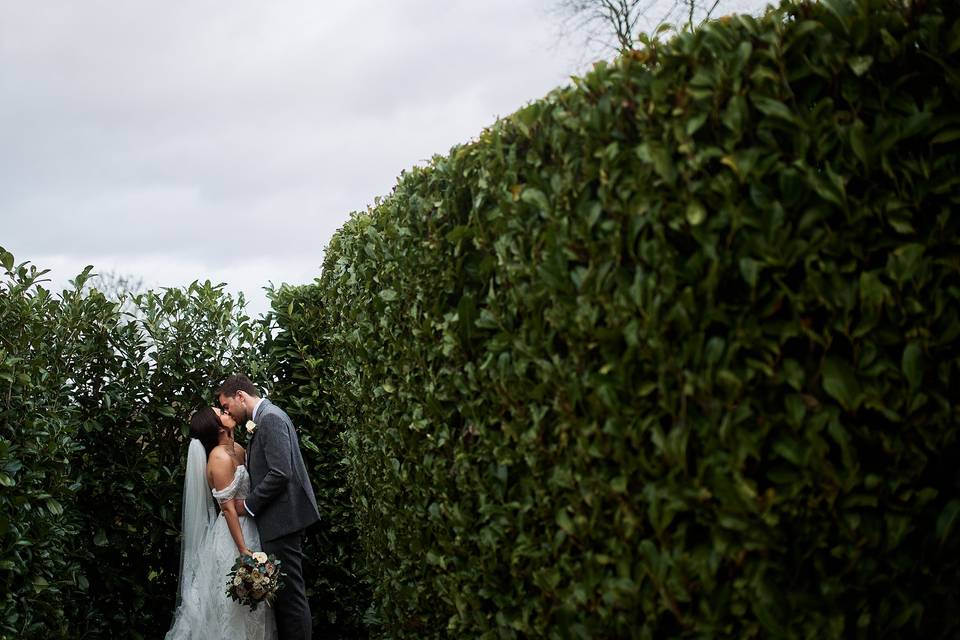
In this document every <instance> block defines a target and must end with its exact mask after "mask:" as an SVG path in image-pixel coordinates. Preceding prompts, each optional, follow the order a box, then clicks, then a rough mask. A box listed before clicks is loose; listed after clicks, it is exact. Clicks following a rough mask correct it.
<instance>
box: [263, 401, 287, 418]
mask: <svg viewBox="0 0 960 640" xmlns="http://www.w3.org/2000/svg"><path fill="white" fill-rule="evenodd" d="M264 409H265V411H264V414H265V415H266V414H273V415H275V416H277V417H279V418H281V419H282V420H284V421H286V422H290V416H288V415H287V412H286V411H284V410H283V409H281V408H280V407H278V406H277V405H275V404H273V402H268V403H267V405H266V406H265V407H264Z"/></svg>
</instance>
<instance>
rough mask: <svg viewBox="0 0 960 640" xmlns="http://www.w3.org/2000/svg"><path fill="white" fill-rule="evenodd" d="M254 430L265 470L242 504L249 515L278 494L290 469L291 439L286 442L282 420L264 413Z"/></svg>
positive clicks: (289, 474) (280, 492) (290, 472)
mask: <svg viewBox="0 0 960 640" xmlns="http://www.w3.org/2000/svg"><path fill="white" fill-rule="evenodd" d="M257 430H258V431H259V433H257V438H259V439H260V448H261V450H262V451H263V454H264V456H265V457H266V459H267V473H266V475H264V477H263V479H262V480H261V481H260V482H259V483H258V484H257V486H256V487H255V488H254V490H253V492H252V493H251V494H250V495H249V496H247V499H246V501H245V504H244V506H245V508H246V510H247V512H248V513H250V514H251V515H253V514H255V513H260V511H262V510H263V508H264V507H265V506H266V505H268V504H270V503H271V502H273V500H274V499H276V498H277V496H279V495H280V494H282V493H283V491H284V489H286V487H287V482H289V479H290V476H291V474H292V473H293V469H292V468H291V462H290V458H291V455H290V452H291V448H292V446H293V443H292V442H290V432H289V430H288V429H287V427H286V425H285V424H284V423H283V420H282V419H281V418H280V417H279V416H277V415H274V414H267V415H265V416H263V417H261V418H260V424H258V425H257Z"/></svg>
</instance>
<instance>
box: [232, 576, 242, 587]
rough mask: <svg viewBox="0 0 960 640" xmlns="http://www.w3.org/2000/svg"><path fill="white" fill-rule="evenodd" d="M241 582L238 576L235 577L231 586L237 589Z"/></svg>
mask: <svg viewBox="0 0 960 640" xmlns="http://www.w3.org/2000/svg"><path fill="white" fill-rule="evenodd" d="M242 582H243V580H241V579H240V576H237V577H235V578H234V579H233V585H234V586H235V587H239V586H240V584H241V583H242Z"/></svg>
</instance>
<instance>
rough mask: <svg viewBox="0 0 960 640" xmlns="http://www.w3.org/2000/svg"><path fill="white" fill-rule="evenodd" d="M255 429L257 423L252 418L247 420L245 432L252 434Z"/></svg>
mask: <svg viewBox="0 0 960 640" xmlns="http://www.w3.org/2000/svg"><path fill="white" fill-rule="evenodd" d="M256 430H257V423H256V422H254V421H253V420H247V434H248V435H251V436H252V435H253V432H254V431H256Z"/></svg>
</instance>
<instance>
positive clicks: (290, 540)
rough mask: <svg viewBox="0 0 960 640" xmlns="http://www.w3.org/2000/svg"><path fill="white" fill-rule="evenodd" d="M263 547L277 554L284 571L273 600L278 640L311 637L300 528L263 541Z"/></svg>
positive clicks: (295, 639)
mask: <svg viewBox="0 0 960 640" xmlns="http://www.w3.org/2000/svg"><path fill="white" fill-rule="evenodd" d="M262 546H263V550H264V551H266V552H267V553H268V554H270V555H275V556H277V559H278V560H280V562H282V563H283V564H282V565H281V567H280V570H281V571H282V572H283V573H284V574H286V575H285V577H284V579H283V581H284V587H283V589H282V590H281V591H280V593H278V594H277V599H276V600H275V601H274V603H273V607H274V613H275V614H276V618H277V631H278V635H279V640H310V636H311V634H312V631H313V621H312V619H311V617H310V604H309V603H308V602H307V593H306V584H305V583H304V580H303V531H297V532H295V533H291V534H289V535H286V536H283V537H282V538H277V539H276V540H270V541H269V542H263V543H262Z"/></svg>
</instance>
